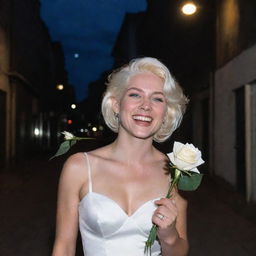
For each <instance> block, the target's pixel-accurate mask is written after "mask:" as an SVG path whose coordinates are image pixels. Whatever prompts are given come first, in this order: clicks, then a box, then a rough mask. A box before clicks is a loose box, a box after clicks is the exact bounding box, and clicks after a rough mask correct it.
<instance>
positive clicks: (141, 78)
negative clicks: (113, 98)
mask: <svg viewBox="0 0 256 256" xmlns="http://www.w3.org/2000/svg"><path fill="white" fill-rule="evenodd" d="M163 85H164V81H163V79H162V78H160V77H159V76H157V75H155V74H153V73H151V72H143V73H139V74H136V75H134V76H132V77H131V79H130V81H129V82H128V86H127V89H129V88H131V87H136V88H140V89H143V88H152V89H154V90H157V91H163Z"/></svg>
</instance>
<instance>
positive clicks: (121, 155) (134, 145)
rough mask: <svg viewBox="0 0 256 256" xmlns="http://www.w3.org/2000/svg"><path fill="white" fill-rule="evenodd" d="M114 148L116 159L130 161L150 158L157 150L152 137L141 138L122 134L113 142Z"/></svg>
mask: <svg viewBox="0 0 256 256" xmlns="http://www.w3.org/2000/svg"><path fill="white" fill-rule="evenodd" d="M112 150H113V153H114V154H115V155H116V159H119V160H120V161H124V162H130V163H135V162H141V161H145V160H147V159H148V160H150V159H151V158H152V155H153V153H154V151H155V149H154V147H153V145H152V138H148V139H139V138H135V137H130V136H121V135H120V134H119V135H118V137H117V139H116V140H115V141H114V143H113V144H112Z"/></svg>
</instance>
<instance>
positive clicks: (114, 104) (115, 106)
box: [111, 97, 120, 114]
mask: <svg viewBox="0 0 256 256" xmlns="http://www.w3.org/2000/svg"><path fill="white" fill-rule="evenodd" d="M111 101H112V110H113V111H114V112H115V113H117V114H118V113H119V109H120V106H119V101H118V100H117V99H116V98H115V97H112V98H111Z"/></svg>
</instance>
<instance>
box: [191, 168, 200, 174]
mask: <svg viewBox="0 0 256 256" xmlns="http://www.w3.org/2000/svg"><path fill="white" fill-rule="evenodd" d="M190 171H191V172H196V173H200V172H199V171H198V169H197V168H193V169H191V170H190Z"/></svg>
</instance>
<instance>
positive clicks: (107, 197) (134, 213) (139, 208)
mask: <svg viewBox="0 0 256 256" xmlns="http://www.w3.org/2000/svg"><path fill="white" fill-rule="evenodd" d="M90 194H95V195H98V196H101V197H104V198H106V199H108V200H109V201H111V202H112V203H114V204H115V205H116V206H117V207H118V208H119V209H120V210H121V212H122V213H123V214H124V215H125V216H126V217H127V218H132V217H133V216H135V215H136V213H137V212H139V211H140V210H141V209H142V208H143V207H144V206H145V205H147V204H148V203H150V202H152V201H156V200H159V199H160V198H162V197H161V196H159V197H156V198H153V199H150V200H148V201H146V202H144V203H142V204H141V205H140V206H139V207H138V208H137V209H136V210H135V211H134V212H133V213H132V214H131V215H128V214H127V212H126V211H125V210H124V209H123V208H122V207H121V206H120V205H119V204H118V203H117V202H116V201H115V200H114V199H112V198H110V197H109V196H106V195H104V194H101V193H97V192H94V191H90V192H88V193H87V194H86V195H85V196H84V197H83V198H82V199H81V201H80V202H79V205H80V204H81V203H82V202H83V201H84V199H85V198H86V197H88V196H89V195H90Z"/></svg>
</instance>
